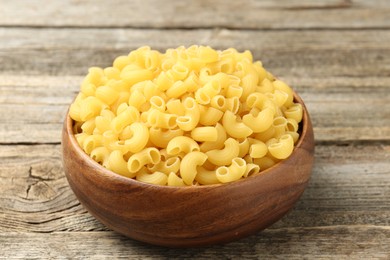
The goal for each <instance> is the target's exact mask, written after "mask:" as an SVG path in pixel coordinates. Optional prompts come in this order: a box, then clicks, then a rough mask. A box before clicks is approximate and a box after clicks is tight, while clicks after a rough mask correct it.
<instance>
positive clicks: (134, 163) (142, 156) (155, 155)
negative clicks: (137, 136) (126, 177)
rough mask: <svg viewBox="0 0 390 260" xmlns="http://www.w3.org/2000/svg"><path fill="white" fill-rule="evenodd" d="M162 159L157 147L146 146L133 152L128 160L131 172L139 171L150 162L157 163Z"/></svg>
mask: <svg viewBox="0 0 390 260" xmlns="http://www.w3.org/2000/svg"><path fill="white" fill-rule="evenodd" d="M160 160H161V157H160V152H159V150H158V149H156V148H145V149H144V150H142V151H140V152H138V153H136V154H133V155H132V156H130V158H129V160H128V161H127V168H128V169H129V172H131V173H135V172H138V171H139V170H140V169H141V168H142V167H143V166H145V165H146V164H148V163H153V164H157V163H159V162H160Z"/></svg>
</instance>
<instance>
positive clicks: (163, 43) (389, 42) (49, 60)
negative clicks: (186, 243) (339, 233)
mask: <svg viewBox="0 0 390 260" xmlns="http://www.w3.org/2000/svg"><path fill="white" fill-rule="evenodd" d="M31 35H34V37H31ZM97 39H98V40H97ZM191 44H205V45H211V46H213V47H215V48H218V49H226V48H229V47H235V48H237V49H239V50H245V49H249V50H251V51H252V52H253V55H254V57H255V59H261V60H262V61H263V63H264V66H265V67H266V68H267V69H269V70H270V71H271V72H273V73H274V74H275V75H280V76H295V77H306V78H309V77H324V78H325V77H326V78H328V77H336V76H337V77H340V76H350V77H362V76H363V77H364V76H370V77H385V76H390V65H389V64H390V31H389V30H309V31H305V30H293V31H284V30H282V31H252V30H249V31H248V30H242V31H239V30H226V29H215V30H207V29H202V30H139V29H77V28H72V29H69V28H62V29H47V28H44V29H42V28H0V64H1V65H0V74H3V75H7V74H8V75H34V74H35V75H61V76H69V75H83V74H85V73H86V71H87V68H88V67H91V66H95V65H96V66H110V64H112V61H113V59H114V58H115V57H117V56H119V55H124V54H127V53H128V52H129V51H130V50H132V49H135V48H138V47H140V46H143V45H151V46H152V47H153V48H156V49H159V50H161V51H162V50H164V49H166V48H170V47H177V46H179V45H185V46H189V45H191Z"/></svg>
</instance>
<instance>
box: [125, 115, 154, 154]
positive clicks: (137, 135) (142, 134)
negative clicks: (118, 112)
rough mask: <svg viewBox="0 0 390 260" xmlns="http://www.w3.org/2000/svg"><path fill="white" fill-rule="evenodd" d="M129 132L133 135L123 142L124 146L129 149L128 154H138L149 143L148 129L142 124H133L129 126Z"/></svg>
mask: <svg viewBox="0 0 390 260" xmlns="http://www.w3.org/2000/svg"><path fill="white" fill-rule="evenodd" d="M130 130H131V132H132V133H133V135H132V137H131V138H128V139H127V140H125V145H127V146H128V147H129V151H130V152H132V153H138V152H139V151H141V150H142V149H144V148H145V146H146V144H147V143H148V141H149V131H148V128H147V127H146V126H145V125H144V124H142V123H139V122H135V123H133V124H132V125H131V126H130Z"/></svg>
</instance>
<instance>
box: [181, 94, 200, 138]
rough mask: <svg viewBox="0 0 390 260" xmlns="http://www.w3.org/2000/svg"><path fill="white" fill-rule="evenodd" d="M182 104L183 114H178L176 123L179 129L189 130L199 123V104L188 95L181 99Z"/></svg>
mask: <svg viewBox="0 0 390 260" xmlns="http://www.w3.org/2000/svg"><path fill="white" fill-rule="evenodd" d="M183 106H184V109H185V114H184V116H179V117H178V118H177V119H176V123H177V125H178V126H179V128H180V129H182V130H184V131H191V130H192V129H194V128H195V127H196V125H197V124H198V123H199V119H200V111H199V105H198V104H197V103H196V101H195V99H193V98H192V97H188V98H186V99H185V100H184V101H183Z"/></svg>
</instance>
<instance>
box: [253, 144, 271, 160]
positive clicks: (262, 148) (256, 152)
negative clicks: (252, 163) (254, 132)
mask: <svg viewBox="0 0 390 260" xmlns="http://www.w3.org/2000/svg"><path fill="white" fill-rule="evenodd" d="M267 152H268V148H267V145H266V144H265V143H263V142H261V141H258V142H256V143H254V144H252V145H251V146H250V148H249V155H250V156H251V157H252V158H262V157H264V156H265V155H266V154H267Z"/></svg>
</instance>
